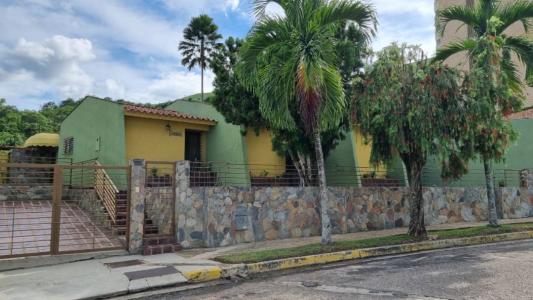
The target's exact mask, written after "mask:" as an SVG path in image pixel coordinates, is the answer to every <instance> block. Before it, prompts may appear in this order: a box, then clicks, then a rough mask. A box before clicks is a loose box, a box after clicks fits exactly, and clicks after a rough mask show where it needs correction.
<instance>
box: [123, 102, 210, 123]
mask: <svg viewBox="0 0 533 300" xmlns="http://www.w3.org/2000/svg"><path fill="white" fill-rule="evenodd" d="M124 111H126V112H134V113H143V114H150V115H158V116H164V117H173V118H179V119H189V120H198V121H210V122H216V121H215V120H213V119H209V118H204V117H197V116H193V115H189V114H185V113H181V112H178V111H173V110H167V109H157V108H149V107H143V106H138V105H131V104H125V105H124Z"/></svg>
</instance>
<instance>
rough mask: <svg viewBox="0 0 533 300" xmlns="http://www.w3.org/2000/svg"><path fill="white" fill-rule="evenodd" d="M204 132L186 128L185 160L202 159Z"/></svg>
mask: <svg viewBox="0 0 533 300" xmlns="http://www.w3.org/2000/svg"><path fill="white" fill-rule="evenodd" d="M201 149H202V133H201V132H200V131H193V130H185V160H189V161H200V160H201V153H202V150H201Z"/></svg>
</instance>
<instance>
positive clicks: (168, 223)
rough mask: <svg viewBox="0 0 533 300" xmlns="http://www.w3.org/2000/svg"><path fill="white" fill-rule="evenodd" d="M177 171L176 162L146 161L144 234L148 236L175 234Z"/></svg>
mask: <svg viewBox="0 0 533 300" xmlns="http://www.w3.org/2000/svg"><path fill="white" fill-rule="evenodd" d="M175 171H176V163H175V162H168V161H147V162H146V181H145V185H146V197H145V206H144V207H145V211H144V212H145V216H144V234H145V236H147V237H148V238H150V237H155V236H168V237H170V236H174V231H175V228H176V226H175V225H176V221H175V205H176V204H175V199H176V197H175V193H176V188H175V176H174V173H175Z"/></svg>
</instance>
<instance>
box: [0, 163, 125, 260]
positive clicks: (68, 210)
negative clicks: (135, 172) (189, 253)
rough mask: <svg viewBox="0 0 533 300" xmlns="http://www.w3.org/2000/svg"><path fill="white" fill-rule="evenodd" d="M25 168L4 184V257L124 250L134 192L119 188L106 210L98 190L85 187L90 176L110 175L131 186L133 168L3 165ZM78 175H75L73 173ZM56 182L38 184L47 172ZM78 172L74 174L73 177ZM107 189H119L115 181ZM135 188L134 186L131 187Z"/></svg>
mask: <svg viewBox="0 0 533 300" xmlns="http://www.w3.org/2000/svg"><path fill="white" fill-rule="evenodd" d="M1 168H7V169H9V170H12V169H17V170H23V172H21V173H17V174H16V175H17V176H16V177H11V175H13V174H14V173H11V172H8V173H7V175H8V176H7V180H6V181H5V182H3V183H1V184H0V257H15V256H30V255H41V254H60V253H74V252H87V251H101V250H112V249H123V248H124V247H125V244H126V243H127V239H128V235H127V232H128V229H127V228H128V226H129V224H128V223H129V218H128V216H129V214H128V207H129V188H125V189H124V190H119V191H118V192H117V193H116V195H115V197H114V198H112V197H108V198H107V201H108V203H109V202H112V203H110V204H111V205H112V207H114V211H110V210H109V209H107V207H105V204H106V202H103V201H101V199H100V196H101V195H99V193H98V192H97V188H95V186H94V185H93V186H86V185H85V184H86V179H83V181H85V182H84V183H80V182H79V181H80V180H82V179H81V177H79V176H78V177H77V175H76V174H79V173H80V171H81V170H82V169H83V170H84V173H92V174H104V173H105V174H106V175H107V177H108V178H113V179H114V180H116V179H121V180H123V181H126V182H128V184H129V178H130V169H129V167H127V166H100V165H70V164H69V165H54V164H0V169H1ZM71 171H72V172H71ZM50 173H51V175H52V176H51V178H52V180H47V181H42V180H35V179H36V178H41V177H42V176H43V174H46V178H49V175H50ZM69 174H73V176H71V175H69ZM96 178H98V177H96ZM99 184H100V186H101V187H100V189H101V190H103V191H112V190H114V191H116V190H115V189H117V187H116V186H115V185H114V184H113V182H111V181H109V180H105V181H101V182H99ZM128 186H129V185H128Z"/></svg>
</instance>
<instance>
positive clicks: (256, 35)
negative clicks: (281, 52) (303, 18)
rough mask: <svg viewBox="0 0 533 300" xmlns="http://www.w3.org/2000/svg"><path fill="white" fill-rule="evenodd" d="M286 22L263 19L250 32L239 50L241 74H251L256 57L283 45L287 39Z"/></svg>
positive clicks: (277, 18) (277, 19)
mask: <svg viewBox="0 0 533 300" xmlns="http://www.w3.org/2000/svg"><path fill="white" fill-rule="evenodd" d="M288 35H289V31H288V28H287V24H286V22H283V20H281V19H279V17H265V18H263V19H262V20H261V21H260V22H259V23H258V24H257V25H256V26H254V28H253V29H252V31H251V32H250V35H249V37H248V41H247V43H246V44H245V45H244V46H243V48H242V50H241V57H240V59H241V64H240V65H241V68H245V69H244V70H243V73H253V72H254V70H253V69H254V68H255V66H256V62H257V60H258V56H259V55H260V54H261V53H262V52H263V51H265V50H266V49H267V48H269V47H272V46H273V45H275V44H277V43H283V42H285V41H287V40H288V38H289V36H288Z"/></svg>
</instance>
